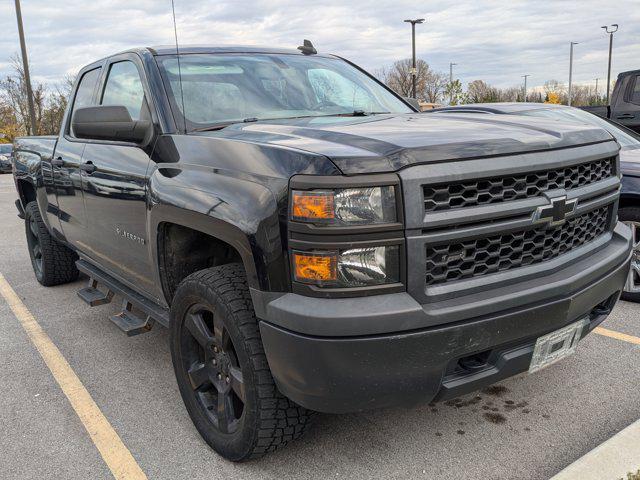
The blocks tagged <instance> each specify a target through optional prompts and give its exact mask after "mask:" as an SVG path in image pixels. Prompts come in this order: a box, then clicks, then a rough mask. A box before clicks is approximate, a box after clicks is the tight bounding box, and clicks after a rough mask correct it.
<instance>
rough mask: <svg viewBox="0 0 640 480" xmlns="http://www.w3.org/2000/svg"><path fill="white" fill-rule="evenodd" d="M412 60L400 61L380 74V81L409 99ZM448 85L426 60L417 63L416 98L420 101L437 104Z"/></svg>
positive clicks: (442, 76)
mask: <svg viewBox="0 0 640 480" xmlns="http://www.w3.org/2000/svg"><path fill="white" fill-rule="evenodd" d="M411 66H412V62H411V59H409V58H407V59H404V60H398V61H397V62H395V63H394V64H393V65H392V66H391V67H388V68H383V69H382V70H380V71H379V72H378V76H379V77H380V79H381V80H382V81H383V82H384V83H385V84H386V85H387V86H388V87H389V88H391V89H392V90H394V91H395V92H397V93H398V94H400V95H402V96H404V97H409V96H411V93H412V85H413V84H412V76H411ZM446 84H447V80H446V76H445V75H444V74H442V73H440V72H435V71H434V70H432V69H431V67H429V64H428V63H427V62H425V61H424V60H421V59H418V60H417V61H416V96H417V97H418V100H424V101H427V102H431V103H436V102H437V101H438V100H439V99H440V98H441V96H442V93H443V91H444V88H445V86H446Z"/></svg>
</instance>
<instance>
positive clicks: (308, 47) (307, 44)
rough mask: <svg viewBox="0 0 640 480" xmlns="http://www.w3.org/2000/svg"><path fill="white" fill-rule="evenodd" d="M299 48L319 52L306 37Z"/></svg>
mask: <svg viewBox="0 0 640 480" xmlns="http://www.w3.org/2000/svg"><path fill="white" fill-rule="evenodd" d="M172 1H173V0H172ZM298 50H300V51H301V52H302V53H304V54H305V55H314V54H316V53H318V51H317V50H316V48H315V47H314V46H313V43H311V40H307V39H305V40H304V43H303V44H302V45H301V46H299V47H298Z"/></svg>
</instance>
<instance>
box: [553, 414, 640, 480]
mask: <svg viewBox="0 0 640 480" xmlns="http://www.w3.org/2000/svg"><path fill="white" fill-rule="evenodd" d="M638 469H640V420H638V421H637V422H635V423H632V424H631V425H629V426H628V427H627V428H625V429H624V430H622V431H621V432H619V433H617V434H616V435H614V436H613V437H611V438H610V439H609V440H607V441H606V442H604V443H603V444H601V445H599V446H597V447H596V448H594V449H593V450H591V451H590V452H589V453H587V454H586V455H584V456H583V457H582V458H579V459H578V460H576V461H575V462H573V463H572V464H571V465H569V466H568V467H567V468H565V469H564V470H562V471H561V472H560V473H558V474H557V475H556V476H554V477H553V478H552V479H551V480H578V479H579V480H618V479H620V478H624V479H626V478H627V473H629V472H633V473H636V472H637V471H638Z"/></svg>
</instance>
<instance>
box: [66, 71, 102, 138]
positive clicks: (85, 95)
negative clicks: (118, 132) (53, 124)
mask: <svg viewBox="0 0 640 480" xmlns="http://www.w3.org/2000/svg"><path fill="white" fill-rule="evenodd" d="M101 70H102V68H101V67H98V68H94V69H93V70H89V71H88V72H85V73H84V74H83V75H82V78H81V79H80V83H79V84H78V89H77V90H76V95H75V97H74V99H73V109H72V110H71V122H70V123H69V131H70V133H71V136H72V137H75V135H74V134H73V127H72V125H73V116H74V115H75V113H76V110H77V109H78V108H82V107H88V106H91V105H92V103H93V92H94V91H95V88H96V84H97V83H98V79H99V78H100V71H101Z"/></svg>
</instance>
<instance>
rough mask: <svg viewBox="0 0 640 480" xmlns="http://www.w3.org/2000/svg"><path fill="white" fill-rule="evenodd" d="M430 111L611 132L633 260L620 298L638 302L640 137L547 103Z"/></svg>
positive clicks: (581, 112) (478, 105) (605, 121)
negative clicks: (555, 122) (576, 125)
mask: <svg viewBox="0 0 640 480" xmlns="http://www.w3.org/2000/svg"><path fill="white" fill-rule="evenodd" d="M433 111H434V112H449V113H451V112H455V113H462V112H466V113H490V114H506V115H525V116H532V117H543V118H549V119H551V120H558V121H565V122H576V123H582V124H585V125H594V126H599V127H602V128H604V129H605V130H607V131H608V132H609V133H611V135H613V136H614V137H615V138H616V140H617V141H618V143H619V144H620V147H621V149H620V173H622V175H623V176H622V191H621V197H620V210H619V211H618V216H619V218H620V220H621V221H623V222H624V223H626V224H627V225H628V226H629V227H630V228H631V230H632V232H633V242H634V257H633V260H632V262H631V269H630V271H629V279H628V281H627V285H626V286H625V289H624V293H623V295H622V298H623V299H624V300H629V301H633V302H640V135H638V134H637V133H636V132H634V131H633V130H630V129H628V128H626V127H624V126H622V125H619V124H617V123H615V122H612V121H611V120H608V119H605V118H602V117H599V116H597V115H593V114H591V113H588V112H586V111H584V110H580V109H577V108H574V107H567V106H565V105H554V104H549V103H482V104H481V103H476V104H469V105H456V106H452V107H444V108H441V109H436V110H433Z"/></svg>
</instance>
